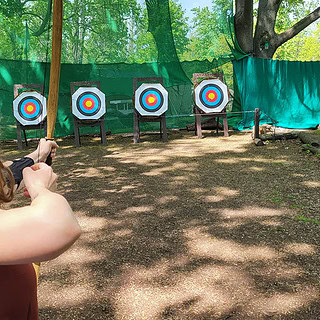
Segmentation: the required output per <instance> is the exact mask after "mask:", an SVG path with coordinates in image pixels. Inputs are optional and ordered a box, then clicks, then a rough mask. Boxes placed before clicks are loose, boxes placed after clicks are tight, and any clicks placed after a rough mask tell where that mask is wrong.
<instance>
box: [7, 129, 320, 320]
mask: <svg viewBox="0 0 320 320" xmlns="http://www.w3.org/2000/svg"><path fill="white" fill-rule="evenodd" d="M81 142H82V147H80V148H76V147H74V146H73V143H74V141H73V139H72V138H64V139H59V140H58V143H59V144H60V149H59V150H58V156H57V160H56V161H55V162H54V164H53V168H54V170H55V171H56V172H57V173H58V174H59V192H60V193H61V194H63V195H64V196H65V197H66V198H67V199H68V200H69V202H70V204H71V206H72V208H73V210H74V212H75V214H76V216H77V217H78V219H79V222H80V224H81V227H82V229H83V234H82V236H81V238H80V239H79V240H78V241H77V242H76V244H75V245H74V246H73V247H72V249H70V250H69V251H67V252H66V253H64V254H63V255H61V256H60V257H59V258H57V259H55V260H54V261H50V262H46V263H43V264H42V265H41V276H40V283H39V306H40V320H49V319H50V320H53V319H54V320H71V319H76V320H78V319H95V320H109V319H110V320H111V319H112V320H169V319H170V320H178V319H179V320H207V319H217V320H226V319H228V320H229V319H231V320H251V319H252V320H255V319H285V320H289V319H290V320H291V319H295V320H296V319H297V320H300V319H301V320H302V319H303V320H316V319H320V275H319V267H320V256H319V243H320V232H319V231H320V217H319V211H320V209H319V208H320V197H319V190H320V169H319V165H320V159H319V158H317V157H316V156H315V155H312V154H308V153H306V152H305V151H302V150H301V142H300V141H299V140H287V141H277V142H270V143H268V144H266V145H265V146H263V147H256V146H255V145H254V144H253V143H252V139H251V134H250V133H232V134H231V136H230V137H223V136H221V135H219V136H216V134H215V133H214V132H209V131H208V132H206V133H205V138H204V139H201V140H199V139H197V138H196V137H195V136H194V134H193V133H192V132H186V131H170V132H169V142H168V143H163V142H160V141H159V135H158V134H149V135H143V136H142V139H141V143H140V144H133V143H132V137H131V136H129V135H111V136H108V137H107V143H108V144H107V146H102V145H101V144H100V141H99V139H98V138H94V137H82V138H81ZM35 146H36V142H33V143H31V146H30V147H29V148H30V150H31V149H33V148H34V147H35ZM1 148H2V158H4V159H12V158H14V157H16V156H19V155H22V154H25V151H24V152H18V151H17V150H16V146H15V145H14V144H12V143H11V144H10V143H5V144H2V145H1ZM26 203H27V202H26V199H24V198H23V197H22V196H21V195H18V196H17V197H16V199H15V201H14V203H13V205H14V206H18V205H22V204H26Z"/></svg>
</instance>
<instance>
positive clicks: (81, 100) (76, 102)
mask: <svg viewBox="0 0 320 320" xmlns="http://www.w3.org/2000/svg"><path fill="white" fill-rule="evenodd" d="M72 113H73V115H75V116H76V117H77V118H78V119H100V118H101V117H102V116H103V115H104V114H105V113H106V103H105V94H104V93H103V92H101V91H100V90H99V89H98V88H96V87H80V88H79V89H78V90H77V91H76V92H75V93H74V94H73V95H72Z"/></svg>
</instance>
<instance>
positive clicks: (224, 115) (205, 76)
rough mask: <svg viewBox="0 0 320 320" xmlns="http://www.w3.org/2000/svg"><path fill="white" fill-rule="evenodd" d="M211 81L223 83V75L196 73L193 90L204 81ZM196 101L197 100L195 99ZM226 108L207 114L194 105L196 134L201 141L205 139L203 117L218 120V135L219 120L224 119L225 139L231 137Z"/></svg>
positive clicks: (193, 78)
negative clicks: (202, 125) (216, 80)
mask: <svg viewBox="0 0 320 320" xmlns="http://www.w3.org/2000/svg"><path fill="white" fill-rule="evenodd" d="M204 79H206V80H210V79H219V80H220V81H221V82H223V74H222V73H194V74H193V77H192V82H193V88H194V89H195V88H196V87H197V86H198V85H199V83H200V82H201V81H202V80H204ZM194 101H195V99H194ZM226 108H227V107H225V108H224V109H223V110H222V111H221V112H210V113H205V112H204V111H203V110H201V109H200V108H199V107H198V106H197V105H196V104H194V113H195V126H194V127H195V134H196V135H197V136H198V138H199V139H202V138H203V135H202V128H201V117H205V118H210V117H211V118H216V119H217V120H216V121H217V128H216V133H217V134H218V131H219V118H223V132H224V136H225V137H229V128H228V118H227V112H226Z"/></svg>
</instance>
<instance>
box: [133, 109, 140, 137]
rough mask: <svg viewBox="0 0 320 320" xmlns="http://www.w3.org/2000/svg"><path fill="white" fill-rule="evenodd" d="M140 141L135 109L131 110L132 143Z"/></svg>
mask: <svg viewBox="0 0 320 320" xmlns="http://www.w3.org/2000/svg"><path fill="white" fill-rule="evenodd" d="M139 142H140V128H139V119H138V115H137V113H136V111H133V143H139Z"/></svg>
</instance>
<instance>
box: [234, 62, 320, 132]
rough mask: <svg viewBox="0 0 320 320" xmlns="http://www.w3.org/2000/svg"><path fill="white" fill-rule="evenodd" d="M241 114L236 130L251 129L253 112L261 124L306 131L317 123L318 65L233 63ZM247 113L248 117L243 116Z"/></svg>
mask: <svg viewBox="0 0 320 320" xmlns="http://www.w3.org/2000/svg"><path fill="white" fill-rule="evenodd" d="M233 66H234V71H235V74H236V78H237V84H238V87H239V92H240V100H241V106H242V111H243V112H244V114H243V119H242V121H241V122H240V123H239V124H238V129H239V130H243V129H246V128H252V126H253V122H254V114H253V113H250V111H254V109H255V108H259V109H260V110H261V111H262V112H263V114H262V117H261V119H262V122H265V123H266V122H268V123H274V124H276V125H277V126H279V127H284V128H295V129H305V128H314V127H316V126H317V125H318V124H319V123H320V82H319V74H320V62H299V61H277V60H267V59H256V58H250V57H248V58H245V59H242V60H240V61H234V62H233ZM245 112H248V113H245Z"/></svg>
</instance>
